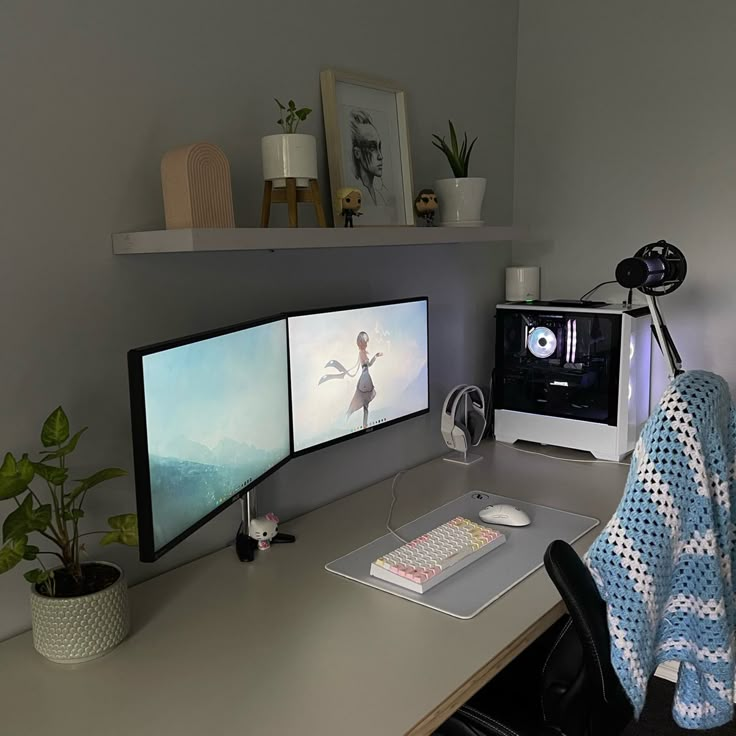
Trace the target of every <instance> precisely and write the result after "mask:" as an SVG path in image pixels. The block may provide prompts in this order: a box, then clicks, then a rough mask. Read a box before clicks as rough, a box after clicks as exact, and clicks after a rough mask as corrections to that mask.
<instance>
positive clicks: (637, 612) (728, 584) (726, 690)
mask: <svg viewBox="0 0 736 736" xmlns="http://www.w3.org/2000/svg"><path fill="white" fill-rule="evenodd" d="M586 563H587V565H588V567H589V569H590V571H591V573H592V574H593V578H594V579H595V581H596V585H597V586H598V589H599V591H600V593H601V596H602V597H603V599H604V600H605V601H606V605H607V608H608V623H609V630H610V632H611V659H612V662H613V666H614V668H615V670H616V672H617V674H618V676H619V679H620V680H621V683H622V685H623V687H624V689H625V690H626V692H627V694H628V696H629V698H630V700H631V702H632V704H633V705H634V710H635V711H636V714H637V716H638V715H639V714H640V713H641V709H642V707H643V705H644V699H645V696H646V688H647V682H648V680H649V678H650V677H651V676H652V674H653V673H654V671H655V669H656V668H657V666H658V665H659V664H661V663H662V662H665V661H679V662H680V663H681V665H680V671H679V676H678V681H677V688H676V691H675V701H674V704H673V709H672V713H673V717H674V719H675V721H676V722H677V723H678V724H679V725H680V726H682V727H684V728H714V727H716V726H720V725H723V724H725V723H728V722H730V721H731V720H732V718H733V696H734V671H735V667H736V662H735V656H736V649H735V642H734V628H735V627H736V598H735V592H734V585H733V573H734V569H735V568H736V410H735V409H734V407H733V405H732V401H731V397H730V394H729V390H728V385H727V384H726V382H725V381H724V380H723V379H722V378H720V377H719V376H716V375H713V374H712V373H706V372H704V371H690V372H688V373H684V374H682V375H680V376H677V377H676V378H675V379H674V381H673V382H672V383H671V384H670V386H669V387H668V389H667V391H666V392H665V394H664V396H663V397H662V399H661V401H660V403H659V406H658V408H657V410H656V411H655V413H654V414H653V415H652V416H651V417H650V418H649V421H648V422H647V424H646V426H645V427H644V430H643V432H642V434H641V437H640V438H639V441H638V443H637V445H636V449H635V450H634V455H633V458H632V462H631V470H630V471H629V477H628V481H627V483H626V489H625V491H624V496H623V498H622V500H621V503H620V504H619V506H618V508H617V510H616V513H615V514H614V515H613V517H612V518H611V520H610V521H609V522H608V524H607V525H606V527H605V528H604V529H603V531H602V532H601V534H600V535H599V536H598V538H597V539H596V541H595V542H594V543H593V545H592V546H591V548H590V550H589V551H588V554H587V555H586Z"/></svg>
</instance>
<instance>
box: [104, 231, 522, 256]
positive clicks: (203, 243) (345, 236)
mask: <svg viewBox="0 0 736 736" xmlns="http://www.w3.org/2000/svg"><path fill="white" fill-rule="evenodd" d="M526 237H527V230H526V228H522V227H492V226H484V227H356V228H352V229H350V228H342V227H338V228H331V227H326V228H319V227H304V228H260V227H242V228H228V229H225V228H223V229H207V230H150V231H148V232H140V233H114V234H113V236H112V249H113V253H115V254H117V255H129V254H135V253H186V252H191V251H218V250H285V249H289V248H354V247H357V246H382V245H442V244H449V243H490V242H493V241H511V240H524V239H526Z"/></svg>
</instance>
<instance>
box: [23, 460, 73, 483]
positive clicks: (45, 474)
mask: <svg viewBox="0 0 736 736" xmlns="http://www.w3.org/2000/svg"><path fill="white" fill-rule="evenodd" d="M32 464H33V469H34V470H35V471H36V475H40V476H41V477H42V478H43V479H44V480H47V481H48V482H49V483H51V485H53V486H60V485H62V484H63V483H64V482H65V481H66V479H67V478H68V477H69V471H68V470H67V469H66V468H59V467H57V466H56V465H44V463H32Z"/></svg>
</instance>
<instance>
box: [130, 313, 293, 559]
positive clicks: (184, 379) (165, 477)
mask: <svg viewBox="0 0 736 736" xmlns="http://www.w3.org/2000/svg"><path fill="white" fill-rule="evenodd" d="M128 372H129V380H130V400H131V416H132V422H133V449H134V458H135V479H136V494H137V506H138V525H139V537H140V556H141V560H143V561H144V562H150V561H153V560H155V559H157V558H158V557H160V556H161V555H162V554H163V553H164V552H166V551H168V550H169V549H171V548H172V547H173V546H174V545H176V544H178V543H179V542H180V541H182V540H183V539H184V538H185V537H187V536H188V535H189V534H191V533H192V532H193V531H195V530H196V529H198V528H199V527H200V526H202V524H204V523H206V522H207V521H209V520H210V519H211V518H212V517H213V516H215V515H216V514H217V513H219V512H220V511H221V510H222V509H223V508H225V507H226V506H228V505H229V504H230V503H232V502H233V501H235V500H236V499H237V498H238V497H239V496H240V495H241V494H242V493H243V492H244V491H246V490H247V489H248V488H250V487H252V486H253V485H255V484H256V483H257V482H258V481H260V480H262V479H263V478H264V477H265V476H266V475H268V474H269V473H271V472H273V471H274V470H275V469H276V468H278V467H279V466H280V465H282V464H283V463H284V462H285V461H286V460H287V459H288V458H289V453H290V437H289V376H288V346H287V332H286V320H285V319H284V318H283V317H279V318H276V319H273V318H272V319H269V320H265V321H260V322H255V323H249V324H243V325H236V326H233V327H228V328H224V329H221V330H217V331H213V332H207V333H202V334H199V335H193V336H190V337H186V338H182V339H179V340H172V341H169V342H165V343H160V344H157V345H150V346H148V347H144V348H138V349H135V350H131V351H130V352H129V353H128Z"/></svg>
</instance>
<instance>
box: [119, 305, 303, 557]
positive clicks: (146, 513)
mask: <svg viewBox="0 0 736 736" xmlns="http://www.w3.org/2000/svg"><path fill="white" fill-rule="evenodd" d="M276 322H283V323H284V330H285V332H286V361H287V370H286V373H287V376H286V381H287V391H288V395H287V401H288V408H289V413H288V422H289V449H288V453H287V455H286V456H285V457H284V458H283V459H282V460H281V461H279V462H278V463H276V464H275V465H274V466H273V467H271V468H269V469H268V470H267V471H266V472H264V473H263V474H261V475H260V476H258V477H257V478H255V479H254V480H252V481H251V482H250V483H248V484H246V485H245V486H243V487H242V488H240V489H239V490H238V491H236V492H235V493H234V494H233V495H232V496H230V497H229V498H228V499H226V500H225V501H223V502H222V503H220V504H219V505H218V506H216V507H215V508H214V509H212V510H211V511H210V512H209V513H208V514H206V515H205V516H203V517H201V518H200V519H198V520H197V521H196V522H195V523H194V524H192V525H191V526H189V527H187V528H186V529H185V530H184V531H182V532H181V533H180V534H178V535H177V536H176V537H174V538H173V539H170V540H169V541H168V542H167V543H166V544H165V545H163V546H162V547H159V548H156V547H155V541H154V534H153V508H152V495H151V468H150V464H149V461H150V458H149V454H148V429H147V421H146V403H145V383H144V379H143V358H144V357H145V356H147V355H152V354H154V353H160V352H163V351H164V350H170V349H172V348H178V347H182V346H184V345H190V344H192V343H195V342H202V341H204V340H208V339H211V338H215V337H222V336H223V335H229V334H231V333H234V332H240V331H242V330H246V329H250V328H253V327H261V326H263V325H267V324H274V323H276ZM289 366H290V355H289V324H288V320H287V315H286V314H285V313H280V314H278V315H275V316H270V317H265V318H263V319H258V320H253V321H248V322H239V323H237V324H234V325H228V326H226V327H220V328H216V329H213V330H206V331H203V332H198V333H195V334H192V335H187V336H185V337H180V338H175V339H172V340H166V341H163V342H158V343H154V344H152V345H145V346H143V347H140V348H133V349H131V350H129V351H128V384H129V394H130V416H131V428H132V434H133V467H134V478H135V494H136V507H137V513H138V550H139V557H140V560H141V562H155V561H156V560H158V559H159V558H160V557H162V556H163V555H165V554H166V553H167V552H169V551H170V550H172V549H173V548H174V547H176V546H177V545H178V544H180V543H181V542H183V541H184V540H185V539H186V538H187V537H189V536H190V535H192V534H194V532H196V531H197V530H198V529H200V528H201V527H203V526H204V525H205V524H207V523H208V522H210V521H212V519H214V518H215V517H216V516H217V515H218V514H220V513H222V512H223V511H224V510H225V509H226V508H228V507H229V506H231V505H232V504H233V503H235V501H237V500H238V499H239V498H241V497H242V496H243V495H244V494H245V493H247V492H248V491H249V490H250V489H251V488H253V487H254V486H256V485H258V484H259V483H261V482H263V481H264V480H265V479H266V478H268V476H270V475H271V474H273V473H275V472H276V471H277V470H278V469H279V468H281V467H283V466H284V465H285V464H286V463H288V462H289V460H290V459H291V457H292V449H293V444H292V417H291V370H290V368H289Z"/></svg>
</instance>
